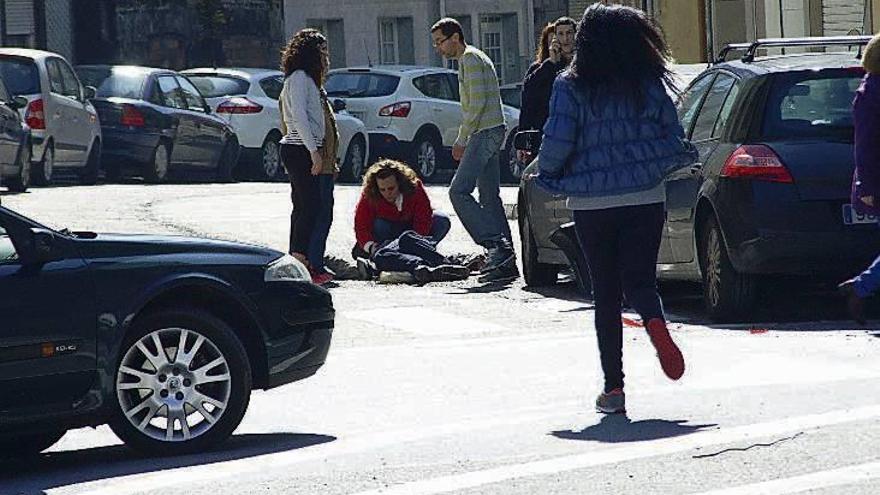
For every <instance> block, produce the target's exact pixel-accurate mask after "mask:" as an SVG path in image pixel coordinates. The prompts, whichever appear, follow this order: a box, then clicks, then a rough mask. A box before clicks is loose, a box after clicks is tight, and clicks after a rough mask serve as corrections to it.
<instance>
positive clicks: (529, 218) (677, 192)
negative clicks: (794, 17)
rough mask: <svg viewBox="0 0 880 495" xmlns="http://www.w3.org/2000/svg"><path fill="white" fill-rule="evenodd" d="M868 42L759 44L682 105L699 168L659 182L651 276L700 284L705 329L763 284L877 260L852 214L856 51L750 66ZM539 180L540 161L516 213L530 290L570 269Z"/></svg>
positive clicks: (732, 314)
mask: <svg viewBox="0 0 880 495" xmlns="http://www.w3.org/2000/svg"><path fill="white" fill-rule="evenodd" d="M868 39H869V38H868V37H856V38H853V37H845V38H843V39H841V38H826V39H823V40H819V41H816V40H787V41H784V42H779V41H773V40H770V41H765V40H759V41H758V42H756V43H752V44H748V45H745V47H747V49H748V52H747V53H746V56H744V57H743V59H742V60H738V61H733V62H722V63H717V64H714V65H712V66H710V67H709V68H708V69H706V70H704V71H703V73H702V74H700V75H699V77H697V78H696V79H695V80H694V81H693V82H692V83H691V84H690V85H689V87H688V88H687V89H686V90H685V91H684V93H683V94H682V97H681V99H680V100H679V102H678V114H679V118H680V119H681V123H682V126H683V127H684V130H685V133H686V134H687V137H688V138H689V139H691V141H692V142H693V143H694V145H695V146H696V147H697V148H698V150H699V153H700V158H699V161H698V163H696V164H694V166H693V167H690V168H688V169H684V170H681V171H679V172H677V173H675V174H673V175H672V176H671V177H669V178H668V179H667V181H666V196H667V203H666V225H665V227H664V229H665V230H664V234H663V240H662V244H661V247H660V257H659V262H658V266H657V270H658V275H659V277H660V278H661V279H678V280H693V281H699V282H702V287H703V300H704V304H705V308H706V312H707V314H708V316H709V317H710V318H712V319H715V320H724V319H735V318H740V317H742V316H744V315H747V314H748V313H749V310H750V309H751V308H753V306H754V304H755V303H756V297H757V288H758V282H759V281H760V280H761V278H762V277H765V276H773V275H806V276H810V277H813V278H815V279H818V280H823V279H828V280H829V281H830V280H839V279H840V278H842V277H844V276H846V275H851V274H852V273H853V271H854V270H856V269H857V268H858V267H861V266H864V265H865V264H867V263H868V262H869V261H870V260H872V259H873V258H874V256H876V254H877V253H878V252H880V230H878V229H877V219H876V218H871V217H865V216H861V215H859V214H857V213H855V212H854V211H853V209H852V206H851V205H850V204H849V192H850V183H851V179H852V174H853V168H854V165H853V123H852V113H851V107H852V100H853V97H854V94H855V90H856V89H857V88H858V86H859V83H860V81H861V78H862V76H863V75H864V72H863V70H862V68H861V65H860V62H859V60H858V58H857V57H856V55H855V52H843V53H809V54H797V55H784V56H772V57H764V58H755V51H756V50H758V49H759V48H764V47H765V46H768V45H772V46H778V45H779V44H783V45H788V46H805V45H807V44H828V45H834V44H838V45H839V44H865V43H867V40H868ZM525 141H526V140H525V139H520V138H519V137H518V138H517V142H518V143H517V144H520V142H523V143H525ZM523 146H524V147H525V146H528V145H526V144H524V145H523ZM528 147H529V148H531V149H535V145H534V144H532V145H530V146H528ZM536 169H537V161H535V162H534V163H532V164H531V165H530V166H529V168H527V169H526V171H525V173H524V175H523V180H522V182H521V184H520V191H519V202H518V212H519V223H520V232H521V235H522V243H523V247H522V249H523V268H524V275H525V278H526V282H527V283H528V284H532V285H541V284H546V283H552V282H554V281H555V272H554V270H556V269H557V268H558V266H560V265H564V264H566V263H567V259H566V256H565V254H564V253H563V252H562V251H561V250H560V249H559V247H557V246H556V245H555V244H554V243H553V242H551V240H550V236H551V235H552V232H553V231H554V230H557V229H560V228H561V227H562V226H563V225H566V224H567V223H568V222H570V221H571V212H570V211H569V210H568V209H567V208H566V206H565V198H563V197H561V196H555V195H552V194H549V193H547V192H546V191H544V190H543V189H541V188H540V187H537V185H536V184H535V181H534V180H533V176H532V174H534V173H535V172H536ZM551 273H553V275H554V276H551Z"/></svg>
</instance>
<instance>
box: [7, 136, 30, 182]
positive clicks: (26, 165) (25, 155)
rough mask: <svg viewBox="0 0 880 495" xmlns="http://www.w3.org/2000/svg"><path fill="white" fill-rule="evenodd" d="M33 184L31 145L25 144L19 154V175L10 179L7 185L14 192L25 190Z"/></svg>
mask: <svg viewBox="0 0 880 495" xmlns="http://www.w3.org/2000/svg"><path fill="white" fill-rule="evenodd" d="M30 185H31V146H30V143H28V144H26V145H24V146H23V147H22V149H21V152H20V153H19V154H18V175H16V176H15V177H13V178H11V179H9V182H8V183H7V186H8V187H9V190H10V191H13V192H25V191H27V189H28V187H30Z"/></svg>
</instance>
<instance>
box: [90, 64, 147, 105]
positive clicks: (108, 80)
mask: <svg viewBox="0 0 880 495" xmlns="http://www.w3.org/2000/svg"><path fill="white" fill-rule="evenodd" d="M76 74H77V75H78V76H79V79H80V81H82V83H83V84H84V85H86V86H94V87H95V88H96V89H97V91H95V96H96V97H98V98H112V97H117V98H133V99H139V98H141V97H142V94H143V87H144V79H146V77H147V75H146V73H145V72H144V71H143V70H141V69H137V68H134V67H77V68H76Z"/></svg>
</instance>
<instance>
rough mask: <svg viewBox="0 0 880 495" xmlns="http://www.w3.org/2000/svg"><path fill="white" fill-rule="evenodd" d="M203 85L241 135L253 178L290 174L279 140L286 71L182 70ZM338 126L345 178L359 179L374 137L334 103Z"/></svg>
mask: <svg viewBox="0 0 880 495" xmlns="http://www.w3.org/2000/svg"><path fill="white" fill-rule="evenodd" d="M182 73H183V74H186V76H187V77H188V78H189V79H190V80H191V81H192V82H193V84H195V85H196V87H198V88H199V90H200V91H201V92H202V94H203V95H205V98H206V99H207V101H208V104H209V105H211V107H212V108H214V111H215V112H216V113H217V115H219V116H221V117H223V118H224V119H226V120H227V122H229V123H230V124H231V125H232V127H233V128H234V129H235V130H236V132H237V133H238V139H239V141H240V143H241V148H242V155H241V160H242V163H243V164H244V165H246V166H247V167H249V168H250V174H249V175H251V176H252V177H255V178H258V179H263V180H272V179H280V178H283V177H284V176H285V171H284V167H283V166H282V165H281V155H280V154H279V144H278V141H279V140H280V139H281V130H280V129H281V117H280V113H279V111H278V97H279V96H280V95H281V88H282V86H283V85H284V74H283V73H282V72H280V71H277V70H268V69H228V68H226V69H212V68H200V69H189V70H185V71H183V72H182ZM334 110H335V111H336V124H337V128H338V129H339V156H338V158H339V164H340V169H341V170H340V171H341V178H342V179H343V180H349V181H360V179H361V177H362V176H363V174H364V169H365V168H366V163H367V157H369V141H368V140H367V130H366V128H365V127H364V124H363V122H361V121H360V120H358V119H356V118H354V117H353V116H351V115H350V114H348V113H347V112H345V111H344V104H339V105H336V106H334Z"/></svg>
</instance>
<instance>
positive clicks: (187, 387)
mask: <svg viewBox="0 0 880 495" xmlns="http://www.w3.org/2000/svg"><path fill="white" fill-rule="evenodd" d="M0 314H3V326H2V328H3V331H2V332H0V458H2V457H6V458H8V457H12V458H21V457H23V456H25V455H28V454H34V453H37V452H40V451H42V450H44V449H46V448H48V447H49V446H51V445H52V444H53V443H55V442H56V441H57V440H58V439H59V438H61V436H62V435H64V433H65V431H67V430H68V429H71V428H79V427H83V426H97V425H100V424H104V423H108V424H109V425H110V427H111V428H112V429H113V431H114V432H115V433H116V434H117V435H118V436H119V437H120V438H121V439H122V440H123V441H125V442H126V443H127V444H129V445H130V446H131V447H134V448H136V449H138V450H140V451H143V452H146V453H149V454H160V455H177V454H183V453H193V452H200V451H203V450H205V449H209V448H211V447H212V446H213V445H216V444H217V443H218V442H221V441H223V440H224V439H226V438H227V437H228V436H229V435H230V434H231V433H232V431H233V430H235V428H236V427H237V426H238V424H239V422H240V421H241V419H242V416H243V415H244V413H245V410H246V409H247V407H248V402H249V398H250V394H251V390H252V389H270V388H274V387H278V386H280V385H283V384H286V383H289V382H293V381H296V380H301V379H303V378H306V377H308V376H311V375H313V374H314V373H315V372H316V371H317V370H318V368H320V367H321V365H322V364H323V363H324V360H325V358H326V356H327V351H328V348H329V346H330V340H331V335H332V330H333V322H334V310H333V303H332V299H331V296H330V293H329V292H327V291H326V290H325V289H323V288H321V287H318V286H316V285H314V284H312V283H311V277H310V276H309V273H308V270H307V269H306V268H305V267H304V266H303V265H302V264H301V263H300V262H299V261H297V260H296V259H294V258H293V257H291V256H289V255H286V254H283V253H280V252H277V251H274V250H271V249H268V248H262V247H257V246H249V245H245V244H239V243H234V242H225V241H216V240H207V239H196V238H185V237H168V236H165V237H163V236H152V235H120V234H96V233H93V232H69V231H67V230H61V231H56V230H52V229H50V228H48V227H45V226H43V225H41V224H39V223H37V222H35V221H33V220H30V219H28V218H25V217H24V216H22V215H19V214H17V213H16V212H14V211H12V210H9V209H6V208H3V207H0Z"/></svg>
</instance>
